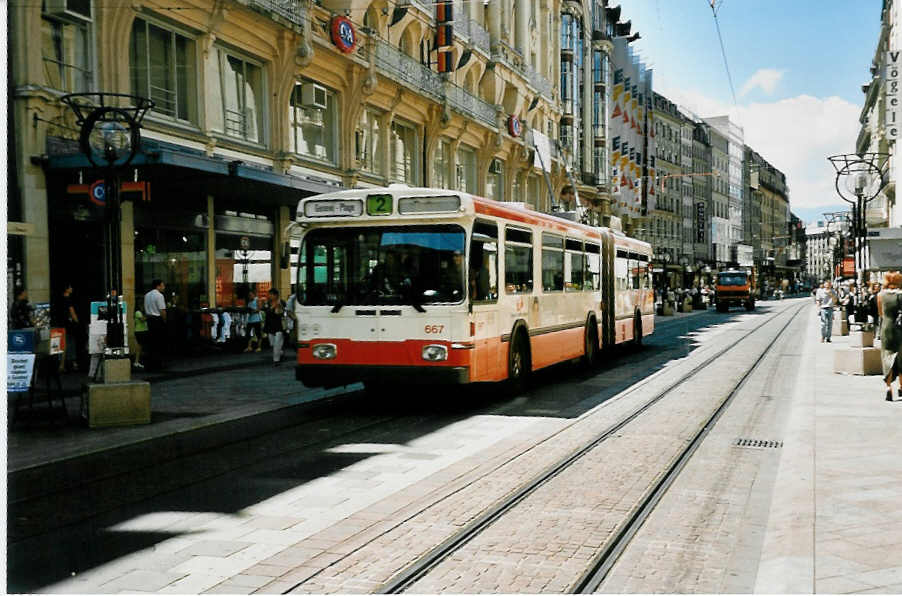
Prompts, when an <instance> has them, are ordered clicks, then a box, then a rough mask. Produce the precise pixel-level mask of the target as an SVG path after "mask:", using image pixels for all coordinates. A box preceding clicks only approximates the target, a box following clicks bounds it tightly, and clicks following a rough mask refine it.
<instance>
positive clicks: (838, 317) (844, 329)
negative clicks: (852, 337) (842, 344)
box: [832, 310, 849, 335]
mask: <svg viewBox="0 0 902 596" xmlns="http://www.w3.org/2000/svg"><path fill="white" fill-rule="evenodd" d="M842 312H843V311H841V310H837V311H834V312H833V332H832V335H849V322H848V321H847V320H846V318H845V316H843V315H842Z"/></svg>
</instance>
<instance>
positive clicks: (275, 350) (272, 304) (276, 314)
mask: <svg viewBox="0 0 902 596" xmlns="http://www.w3.org/2000/svg"><path fill="white" fill-rule="evenodd" d="M287 312H288V311H287V310H286V307H285V301H284V300H282V299H280V298H279V290H277V289H275V288H272V289H271V290H270V291H269V302H268V304H267V306H266V317H264V319H263V326H264V327H263V332H264V333H266V334H267V335H268V336H269V343H270V345H271V346H272V365H273V366H279V363H280V362H282V346H283V345H284V343H285V319H286V318H287V316H288V315H287Z"/></svg>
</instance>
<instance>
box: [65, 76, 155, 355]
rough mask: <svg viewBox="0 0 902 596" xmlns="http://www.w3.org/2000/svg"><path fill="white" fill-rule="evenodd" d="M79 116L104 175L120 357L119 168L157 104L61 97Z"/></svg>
mask: <svg viewBox="0 0 902 596" xmlns="http://www.w3.org/2000/svg"><path fill="white" fill-rule="evenodd" d="M60 101H61V102H63V103H64V104H65V105H67V106H69V107H70V108H71V109H72V111H73V112H74V114H75V120H76V123H77V124H78V125H79V127H80V135H79V147H80V149H81V151H82V153H84V154H85V156H86V157H87V158H88V161H90V162H91V164H92V165H93V166H94V167H96V168H101V169H103V170H104V178H103V184H102V185H98V186H97V190H96V191H92V192H94V193H95V196H94V197H93V198H94V199H95V201H97V202H101V203H104V204H105V206H106V213H105V216H106V217H105V220H106V235H107V237H108V241H107V242H106V243H105V244H106V250H105V253H106V254H105V260H106V262H105V273H106V282H107V288H108V292H109V293H108V295H107V316H108V317H109V319H108V321H107V338H106V339H107V343H106V347H107V350H106V352H107V353H109V354H116V355H121V352H122V348H123V347H124V346H125V337H124V324H123V322H122V311H121V310H120V307H119V300H120V297H121V296H122V250H121V243H122V239H121V236H120V219H121V212H120V209H119V179H118V169H119V168H122V167H125V166H127V165H128V164H129V163H131V161H132V159H134V157H135V154H136V153H137V152H138V148H139V147H140V145H141V133H140V127H141V120H143V119H144V116H145V115H146V114H147V111H148V110H150V109H151V108H152V107H153V106H154V103H153V102H152V101H151V100H149V99H146V98H143V97H138V96H136V95H127V94H123V93H70V94H69V95H64V96H63V97H61V98H60Z"/></svg>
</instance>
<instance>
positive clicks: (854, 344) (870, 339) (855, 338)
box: [849, 331, 874, 348]
mask: <svg viewBox="0 0 902 596" xmlns="http://www.w3.org/2000/svg"><path fill="white" fill-rule="evenodd" d="M849 347H850V348H873V347H874V332H873V331H852V332H850V333H849Z"/></svg>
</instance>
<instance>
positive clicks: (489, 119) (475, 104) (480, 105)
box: [445, 82, 498, 128]
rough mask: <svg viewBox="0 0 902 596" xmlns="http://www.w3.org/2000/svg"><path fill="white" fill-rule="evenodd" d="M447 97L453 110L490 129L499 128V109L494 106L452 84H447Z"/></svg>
mask: <svg viewBox="0 0 902 596" xmlns="http://www.w3.org/2000/svg"><path fill="white" fill-rule="evenodd" d="M445 96H446V97H447V98H448V104H449V105H450V106H451V109H452V110H456V111H458V112H460V113H461V114H464V115H466V116H471V117H473V118H475V119H476V120H478V121H479V122H481V123H482V124H484V125H486V126H488V127H489V128H496V127H497V124H498V121H497V114H498V109H497V108H496V107H495V106H494V105H493V104H490V103H489V102H487V101H485V100H484V99H481V98H479V97H476V96H475V95H473V94H472V93H470V92H469V91H467V90H466V89H464V88H463V87H461V86H459V85H455V84H454V83H451V82H447V83H445Z"/></svg>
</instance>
